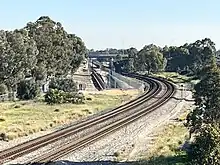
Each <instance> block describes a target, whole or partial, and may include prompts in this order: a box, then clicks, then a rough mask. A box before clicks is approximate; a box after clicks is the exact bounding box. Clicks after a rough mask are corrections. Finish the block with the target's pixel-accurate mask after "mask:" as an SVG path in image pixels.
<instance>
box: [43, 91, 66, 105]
mask: <svg viewBox="0 0 220 165" xmlns="http://www.w3.org/2000/svg"><path fill="white" fill-rule="evenodd" d="M63 93H64V92H63V91H61V90H58V89H49V91H48V92H47V93H46V95H45V96H44V97H45V101H46V102H47V103H48V104H61V103H63Z"/></svg>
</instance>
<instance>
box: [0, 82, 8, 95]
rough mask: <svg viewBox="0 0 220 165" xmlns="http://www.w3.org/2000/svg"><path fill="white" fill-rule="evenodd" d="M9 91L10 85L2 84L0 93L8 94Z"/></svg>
mask: <svg viewBox="0 0 220 165" xmlns="http://www.w3.org/2000/svg"><path fill="white" fill-rule="evenodd" d="M7 92H8V87H7V86H6V85H5V84H0V95H3V94H6V93H7Z"/></svg>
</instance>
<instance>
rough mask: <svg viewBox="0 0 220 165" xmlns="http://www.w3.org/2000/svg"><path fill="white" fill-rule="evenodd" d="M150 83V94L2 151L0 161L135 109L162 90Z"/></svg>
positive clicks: (20, 154)
mask: <svg viewBox="0 0 220 165" xmlns="http://www.w3.org/2000/svg"><path fill="white" fill-rule="evenodd" d="M148 83H149V84H150V90H148V92H146V93H145V94H143V95H141V96H139V97H138V98H137V99H134V100H132V101H130V102H128V103H126V104H124V105H121V106H119V107H117V108H115V109H113V110H112V111H109V112H107V113H104V114H101V115H100V116H97V117H95V118H92V119H90V120H86V121H83V122H82V123H78V124H76V125H74V126H70V127H67V128H65V129H63V130H60V131H57V132H54V133H51V134H48V135H45V136H42V137H39V138H37V139H33V140H30V141H28V142H25V143H22V144H19V145H17V146H14V147H12V148H9V149H6V150H4V151H1V152H0V161H2V162H4V161H7V160H12V159H15V158H17V157H20V156H22V155H24V154H27V153H30V152H32V151H35V150H36V149H39V148H41V147H43V146H45V145H48V144H51V143H53V142H55V141H57V140H59V139H61V138H65V137H68V136H70V135H73V134H75V133H77V132H79V131H82V130H84V129H87V128H89V127H91V126H93V125H95V124H97V123H100V122H103V121H104V120H107V119H109V118H111V117H114V116H116V115H118V114H120V113H123V112H125V111H127V110H129V109H131V108H134V107H135V106H138V105H140V104H142V103H143V102H144V101H146V100H149V99H150V98H151V97H153V96H154V95H156V94H157V93H158V92H159V90H160V88H159V87H155V84H154V83H152V82H150V81H149V82H148Z"/></svg>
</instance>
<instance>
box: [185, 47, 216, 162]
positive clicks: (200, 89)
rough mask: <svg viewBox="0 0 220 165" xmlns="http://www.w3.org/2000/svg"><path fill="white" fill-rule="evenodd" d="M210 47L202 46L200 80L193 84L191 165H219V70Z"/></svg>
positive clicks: (189, 119)
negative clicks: (194, 106)
mask: <svg viewBox="0 0 220 165" xmlns="http://www.w3.org/2000/svg"><path fill="white" fill-rule="evenodd" d="M212 49H213V48H210V46H209V45H207V47H204V48H203V50H205V52H203V53H204V54H203V56H205V57H204V58H205V59H204V61H203V63H205V64H206V66H203V67H202V68H199V72H200V74H199V75H200V78H201V81H200V82H199V83H197V84H196V85H195V92H194V98H195V105H196V106H197V107H196V108H195V109H194V110H193V111H192V112H191V113H190V114H189V115H188V116H187V124H186V125H187V126H188V127H189V129H190V134H193V135H194V136H195V141H194V142H193V144H192V146H191V152H189V154H188V155H189V157H190V159H191V162H192V164H220V127H219V126H220V111H219V109H220V70H219V69H218V67H217V65H216V62H215V58H214V55H213V51H212Z"/></svg>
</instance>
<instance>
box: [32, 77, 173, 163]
mask: <svg viewBox="0 0 220 165" xmlns="http://www.w3.org/2000/svg"><path fill="white" fill-rule="evenodd" d="M137 77H138V76H137ZM140 78H141V79H143V77H140ZM156 81H158V82H159V81H161V82H163V83H164V84H165V85H166V88H167V89H166V90H165V92H164V94H163V96H162V97H161V98H160V99H159V100H157V101H155V102H154V103H152V104H151V105H150V106H147V107H145V108H143V109H142V110H140V111H137V112H135V113H134V114H132V115H130V116H128V117H126V118H123V119H121V120H118V121H116V122H114V123H112V124H110V125H107V126H106V127H104V128H101V129H99V130H97V131H95V132H93V133H92V134H89V135H87V136H84V137H83V138H81V139H78V140H75V141H70V142H69V143H67V144H65V145H64V146H63V147H60V148H57V149H56V150H53V151H51V152H49V153H46V154H44V155H42V156H40V157H38V158H35V159H32V160H31V161H30V162H28V163H34V162H35V163H40V162H48V161H54V160H57V159H58V158H60V157H63V156H65V155H67V154H68V153H70V152H73V151H74V150H76V149H79V148H81V147H84V146H85V145H87V144H90V143H91V142H94V141H96V140H98V139H99V138H101V137H103V136H105V135H107V134H109V133H111V132H113V131H116V130H117V129H119V128H121V127H123V126H125V125H127V124H129V123H131V122H133V121H135V120H137V119H139V118H141V117H142V116H145V115H146V114H148V113H150V112H152V111H154V110H155V109H157V108H158V107H160V106H161V105H163V104H165V103H166V102H167V101H168V100H169V99H170V97H172V96H173V94H174V93H175V87H174V85H173V84H171V83H169V82H167V81H164V80H163V81H162V80H156ZM161 82H160V83H161Z"/></svg>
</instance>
